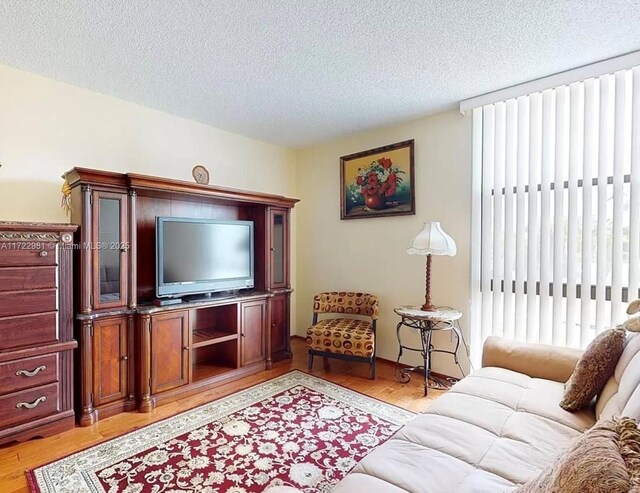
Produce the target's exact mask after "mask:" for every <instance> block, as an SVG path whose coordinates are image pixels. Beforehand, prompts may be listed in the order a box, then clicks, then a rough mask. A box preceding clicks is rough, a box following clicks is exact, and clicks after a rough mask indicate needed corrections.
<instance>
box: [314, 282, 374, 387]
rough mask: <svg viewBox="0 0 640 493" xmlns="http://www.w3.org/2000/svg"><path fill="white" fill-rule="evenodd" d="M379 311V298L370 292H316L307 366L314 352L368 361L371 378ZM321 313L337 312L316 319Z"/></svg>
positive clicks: (330, 356)
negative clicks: (330, 315) (358, 316)
mask: <svg viewBox="0 0 640 493" xmlns="http://www.w3.org/2000/svg"><path fill="white" fill-rule="evenodd" d="M378 311H379V303H378V298H376V297H375V296H374V295H372V294H368V293H351V292H343V291H341V292H336V291H334V292H328V293H320V294H317V295H315V296H314V298H313V322H312V325H311V327H309V328H308V329H307V349H308V351H309V369H312V368H313V357H314V356H323V357H326V358H337V359H343V360H349V361H360V362H363V363H368V364H369V366H370V378H371V379H372V380H374V379H375V378H376V319H377V318H378ZM320 314H337V315H338V317H327V318H323V319H322V320H319V317H318V315H320ZM340 315H342V316H340ZM345 315H346V317H345ZM353 315H356V316H357V315H360V316H362V317H367V318H368V320H364V319H363V318H357V317H353Z"/></svg>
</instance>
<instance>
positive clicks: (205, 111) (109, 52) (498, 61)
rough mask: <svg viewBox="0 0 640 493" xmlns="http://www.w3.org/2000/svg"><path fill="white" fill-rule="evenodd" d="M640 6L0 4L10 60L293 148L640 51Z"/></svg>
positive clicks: (314, 1) (357, 1) (250, 1)
mask: <svg viewBox="0 0 640 493" xmlns="http://www.w3.org/2000/svg"><path fill="white" fill-rule="evenodd" d="M638 26H640V8H639V6H638V0H591V1H587V0H584V1H561V0H554V1H548V0H536V1H534V0H524V1H519V0H465V1H456V0H449V1H445V0H423V1H416V0H410V1H409V0H408V1H401V0H395V1H393V0H272V1H269V0H263V1H259V0H221V1H207V0H200V1H196V0H155V1H154V0H131V1H127V0H111V1H109V0H92V1H91V2H87V1H86V0H66V1H61V0H46V1H42V0H0V63H4V64H6V65H11V66H14V67H18V68H21V69H24V70H27V71H30V72H35V73H38V74H42V75H44V76H47V77H51V78H54V79H58V80H62V81H66V82H70V83H72V84H75V85H78V86H82V87H86V88H89V89H92V90H95V91H98V92H101V93H105V94H109V95H113V96H117V97H119V98H122V99H125V100H128V101H134V102H137V103H140V104H143V105H145V106H150V107H152V108H157V109H160V110H164V111H167V112H169V113H173V114H176V115H180V116H183V117H186V118H190V119H193V120H198V121H201V122H205V123H208V124H211V125H214V126H216V127H220V128H223V129H226V130H230V131H233V132H237V133H240V134H243V135H247V136H251V137H255V138H257V139H261V140H264V141H267V142H272V143H275V144H281V145H284V146H288V147H295V148H299V147H305V146H308V145H311V144H315V143H318V142H322V141H325V140H329V139H331V138H334V137H337V136H341V135H344V134H349V133H353V132H357V131H361V130H365V129H370V128H374V127H379V126H383V125H388V124H392V123H396V122H399V121H403V120H408V119H412V118H416V117H420V116H423V115H427V114H430V113H435V112H438V111H441V110H443V109H448V108H451V107H453V106H454V105H455V104H456V103H457V102H458V101H459V100H461V99H465V98H469V97H472V96H476V95H478V94H482V93H485V92H489V91H492V90H495V89H499V88H502V87H505V86H510V85H514V84H517V83H520V82H524V81H527V80H531V79H535V78H538V77H542V76H545V75H549V74H552V73H556V72H560V71H563V70H567V69H570V68H573V67H577V66H580V65H584V64H587V63H590V62H594V61H598V60H601V59H603V58H609V57H612V56H616V55H620V54H624V53H627V52H630V51H634V50H638V49H640V28H639V27H638Z"/></svg>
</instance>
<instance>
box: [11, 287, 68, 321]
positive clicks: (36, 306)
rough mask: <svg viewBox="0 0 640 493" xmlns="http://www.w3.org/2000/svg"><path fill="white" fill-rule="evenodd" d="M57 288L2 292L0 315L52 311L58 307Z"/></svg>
mask: <svg viewBox="0 0 640 493" xmlns="http://www.w3.org/2000/svg"><path fill="white" fill-rule="evenodd" d="M57 296H58V293H57V291H56V290H55V289H44V290H41V291H13V292H12V291H7V292H4V293H0V317H9V316H15V315H27V314H30V313H42V312H52V311H54V310H56V309H57Z"/></svg>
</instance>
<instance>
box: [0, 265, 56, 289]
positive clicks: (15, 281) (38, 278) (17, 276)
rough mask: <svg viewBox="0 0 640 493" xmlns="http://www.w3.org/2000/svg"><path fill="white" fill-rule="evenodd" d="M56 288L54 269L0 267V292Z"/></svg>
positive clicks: (48, 267) (49, 267) (52, 267)
mask: <svg viewBox="0 0 640 493" xmlns="http://www.w3.org/2000/svg"><path fill="white" fill-rule="evenodd" d="M55 287H56V267H55V266H47V267H0V292H2V291H27V290H29V289H43V288H55Z"/></svg>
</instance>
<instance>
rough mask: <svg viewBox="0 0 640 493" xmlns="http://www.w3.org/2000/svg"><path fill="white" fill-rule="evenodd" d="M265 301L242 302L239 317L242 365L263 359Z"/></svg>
mask: <svg viewBox="0 0 640 493" xmlns="http://www.w3.org/2000/svg"><path fill="white" fill-rule="evenodd" d="M266 312H267V304H266V302H265V301H250V302H247V303H242V305H241V318H240V336H241V337H240V339H241V341H240V344H241V347H240V353H241V359H242V366H248V365H252V364H254V363H259V362H260V361H264V360H265V323H266Z"/></svg>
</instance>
